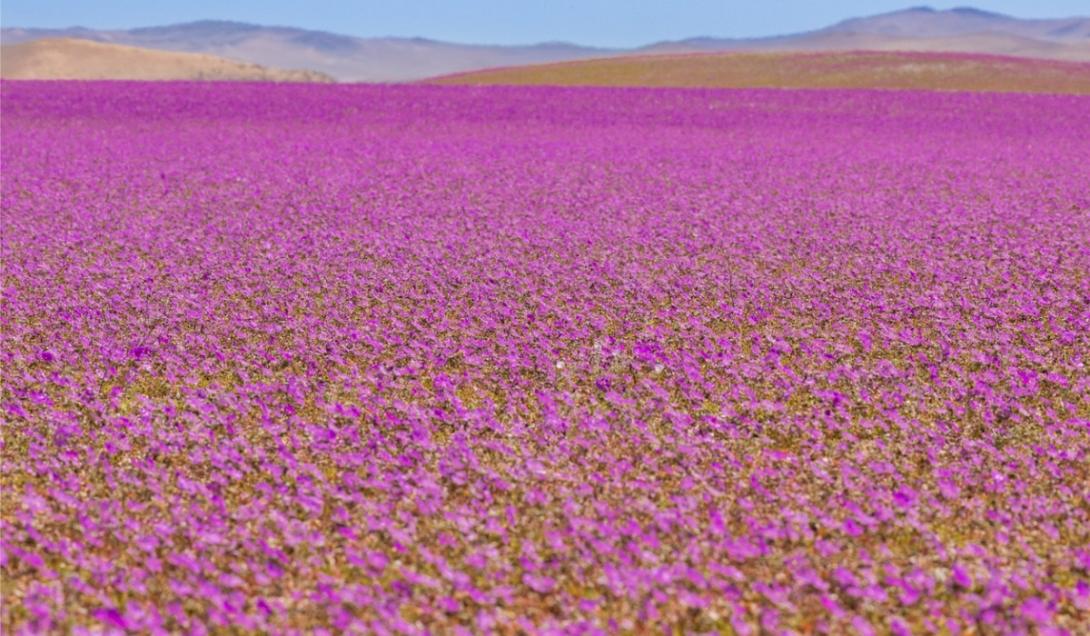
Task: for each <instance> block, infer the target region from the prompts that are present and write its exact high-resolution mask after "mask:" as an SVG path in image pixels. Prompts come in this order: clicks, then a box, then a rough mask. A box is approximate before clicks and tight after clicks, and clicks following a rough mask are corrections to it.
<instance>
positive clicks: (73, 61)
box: [0, 38, 332, 82]
mask: <svg viewBox="0 0 1090 636" xmlns="http://www.w3.org/2000/svg"><path fill="white" fill-rule="evenodd" d="M0 77H3V78H5V79H80V80H100V79H123V80H240V81H241V80H253V81H274V82H329V81H332V78H330V77H329V76H328V75H325V74H323V73H317V72H314V71H292V70H282V69H273V68H268V67H265V66H259V65H257V64H250V63H248V62H237V61H234V60H228V59H225V58H222V57H216V56H214V55H204V54H200V53H175V52H171V51H157V50H152V49H144V48H139V47H135V46H122V45H119V44H106V43H102V42H91V41H89V40H78V39H74V38H47V39H42V40H34V41H31V42H24V43H22V44H10V45H4V46H2V47H0Z"/></svg>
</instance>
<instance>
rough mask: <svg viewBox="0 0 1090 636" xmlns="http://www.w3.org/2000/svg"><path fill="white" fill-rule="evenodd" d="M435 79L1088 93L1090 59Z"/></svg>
mask: <svg viewBox="0 0 1090 636" xmlns="http://www.w3.org/2000/svg"><path fill="white" fill-rule="evenodd" d="M432 81H433V82H435V83H438V84H470V85H486V84H511V85H531V84H540V85H554V86H674V87H708V88H758V87H763V88H891V89H927V90H968V91H1001V92H1029V93H1082V94H1085V93H1090V64H1088V63H1075V62H1057V61H1050V60H1030V59H1024V58H1016V57H1002V56H995V55H970V54H959V53H920V52H893V51H851V52H833V53H786V52H779V53H694V54H682V55H655V56H639V57H615V58H606V59H595V60H582V61H578V62H563V63H557V64H538V65H534V66H520V67H511V68H501V69H491V70H484V71H477V72H472V73H462V74H457V75H450V76H447V77H442V78H437V79H435V80H432Z"/></svg>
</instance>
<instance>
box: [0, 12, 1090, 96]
mask: <svg viewBox="0 0 1090 636" xmlns="http://www.w3.org/2000/svg"><path fill="white" fill-rule="evenodd" d="M725 27H726V25H724V28H725ZM46 37H65V38H80V39H85V40H94V41H98V42H106V43H112V44H123V45H128V46H138V47H144V48H148V49H160V50H167V51H179V52H190V53H205V54H210V55H216V56H220V57H225V58H231V59H236V60H240V61H245V62H250V63H254V64H260V65H264V66H269V67H277V68H287V69H308V70H314V71H319V72H322V73H326V74H328V75H330V76H332V77H334V78H336V79H337V80H340V81H371V82H397V81H411V80H418V79H423V78H427V77H434V76H437V75H445V74H450V73H457V72H461V71H470V70H477V69H485V68H495V67H503V66H521V65H524V64H538V63H545V62H560V61H567V60H576V59H587V58H599V57H610V56H617V55H629V54H647V53H668V52H698V51H778V50H784V51H810V50H812V51H831V50H908V51H960V52H972V53H990V54H1002V55H1015V56H1023V57H1039V58H1048V59H1058V60H1070V61H1090V17H1072V18H1061V19H1050V20H1025V19H1021V18H1014V17H1011V16H1007V15H1002V14H998V13H991V12H987V11H981V10H979V9H973V8H968V7H964V8H959V9H950V10H945V11H937V10H935V9H931V8H928V7H915V8H911V9H905V10H902V11H894V12H892V13H884V14H880V15H874V16H868V17H862V18H853V19H850V20H845V21H843V22H839V23H837V24H834V25H831V26H828V27H825V28H823V29H818V30H814V31H808V32H805V33H796V34H791V35H782V36H774V37H765V38H749V39H738V38H734V39H732V38H717V37H701V38H690V39H686V40H679V41H672V42H659V43H655V44H651V45H648V46H643V47H639V48H636V49H603V48H594V47H587V46H579V45H576V44H569V43H564V42H549V43H542V44H534V45H525V46H494V45H482V44H456V43H451V42H440V41H436V40H428V39H423V38H394V37H389V38H359V37H354V36H349V35H340V34H336V33H328V32H325V31H310V30H306V29H297V28H292V27H275V26H272V27H270V26H260V25H255V24H246V23H241V22H223V21H210V20H205V21H200V22H190V23H186V24H176V25H169V26H157V27H147V28H139V29H129V30H93V29H85V28H81V27H72V28H69V29H21V28H4V29H2V31H0V39H2V40H3V42H4V43H7V44H10V43H17V42H25V41H29V40H35V39H40V38H46Z"/></svg>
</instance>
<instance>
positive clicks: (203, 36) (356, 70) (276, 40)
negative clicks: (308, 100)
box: [3, 20, 619, 82]
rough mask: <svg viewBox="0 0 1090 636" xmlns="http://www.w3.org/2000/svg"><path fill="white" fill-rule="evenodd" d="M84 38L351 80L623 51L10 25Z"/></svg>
mask: <svg viewBox="0 0 1090 636" xmlns="http://www.w3.org/2000/svg"><path fill="white" fill-rule="evenodd" d="M40 37H78V38H84V39H90V40H95V41H100V42H111V43H117V44H127V45H130V46H140V47H145V48H150V49H160V50H168V51H184V52H190V53H208V54H212V55H218V56H221V57H226V58H231V59H236V60H244V61H247V62H253V63H256V64H263V65H267V66H274V67H280V68H306V69H313V70H316V71H320V72H322V73H326V74H329V75H331V76H333V77H335V78H337V79H338V80H340V81H348V82H364V81H366V82H396V81H405V80H414V79H422V78H425V77H431V76H434V75H441V74H446V73H456V72H459V71H466V70H472V69H478V68H488V67H495V66H509V65H514V64H535V63H541V62H551V61H562V60H572V59H582V58H587V57H594V56H601V55H616V54H617V53H618V52H619V51H616V50H611V49H596V48H592V47H584V46H577V45H574V44H567V43H563V42H548V43H542V44H535V45H528V46H489V45H476V44H454V43H450V42H438V41H435V40H428V39H424V38H357V37H352V36H348V35H338V34H335V33H327V32H324V31H308V30H306V29H296V28H290V27H275V26H274V27H266V26H258V25H253V24H246V23H241V22H224V21H216V20H203V21H199V22H190V23H186V24H177V25H170V26H161V27H148V28H140V29H131V30H128V31H93V30H89V29H82V28H79V27H75V28H72V29H60V30H50V29H4V30H3V39H4V41H5V42H24V41H28V40H33V39H37V38H40Z"/></svg>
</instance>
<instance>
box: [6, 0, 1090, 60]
mask: <svg viewBox="0 0 1090 636" xmlns="http://www.w3.org/2000/svg"><path fill="white" fill-rule="evenodd" d="M918 6H929V7H932V8H934V9H936V10H945V9H951V8H958V7H971V8H974V9H980V10H983V11H990V12H995V13H1003V14H1007V15H1011V16H1014V17H1018V18H1030V19H1033V18H1057V17H1069V16H1074V15H1085V14H1086V13H1087V11H1086V5H1085V2H1081V1H1074V0H1046V1H1041V2H1033V3H1030V2H1025V1H1011V0H994V1H980V2H975V3H972V4H968V3H966V2H964V0H962V1H957V0H955V1H953V2H928V3H913V2H887V1H885V0H878V1H874V0H838V1H833V2H826V3H820V4H818V3H809V2H805V1H802V0H780V1H770V2H765V3H762V4H760V5H753V4H752V3H741V2H726V1H718V2H717V1H712V0H683V1H679V2H672V3H665V2H656V3H646V2H645V3H628V2H622V1H620V0H595V1H592V2H582V3H574V2H565V3H546V2H533V3H521V4H519V5H518V6H515V5H513V4H512V3H507V2H499V1H497V0H470V1H466V2H459V3H457V5H453V4H451V3H444V2H441V1H440V0H415V1H412V2H405V3H398V5H397V6H392V5H391V4H390V3H375V2H361V3H353V2H345V1H343V0H319V1H317V2H312V3H309V4H308V5H307V6H306V7H304V6H302V5H301V4H300V3H283V2H280V3H275V2H261V3H258V2H255V1H253V0H244V1H241V2H233V3H231V4H230V5H225V4H224V3H222V2H209V1H207V0H198V1H195V2H189V3H185V4H166V3H144V2H137V1H134V0H125V1H120V2H111V3H109V5H107V6H101V5H96V6H89V5H86V4H85V3H79V2H75V1H74V0H52V1H50V0H46V1H40V0H38V1H33V2H32V1H30V0H9V1H7V2H5V3H4V6H3V8H2V10H0V23H2V25H3V26H4V27H22V28H54V29H55V28H67V27H75V26H80V27H86V28H90V29H131V28H138V27H148V26H159V25H166V24H177V23H184V22H193V21H199V20H228V21H237V22H249V23H255V24H261V25H268V26H287V27H298V28H303V29H314V30H322V31H330V32H334V33H341V34H345V35H353V36H358V37H420V38H426V39H432V40H441V41H447V42H459V43H474V44H497V45H513V44H535V43H543V42H570V43H573V44H580V45H584V46H597V47H604V48H606V47H616V48H624V47H634V46H640V45H644V44H650V43H654V42H658V41H663V40H676V39H684V38H691V37H701V36H711V37H725V38H756V37H764V36H772V35H781V34H786V33H795V32H800V31H807V30H811V29H818V28H821V27H824V26H828V25H829V24H833V23H835V22H839V21H841V20H845V19H849V18H853V17H859V16H865V15H873V14H878V13H886V12H890V11H897V10H902V9H908V8H912V7H918Z"/></svg>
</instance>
